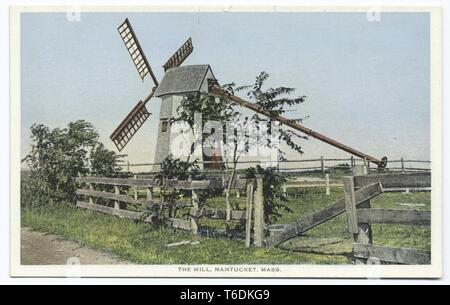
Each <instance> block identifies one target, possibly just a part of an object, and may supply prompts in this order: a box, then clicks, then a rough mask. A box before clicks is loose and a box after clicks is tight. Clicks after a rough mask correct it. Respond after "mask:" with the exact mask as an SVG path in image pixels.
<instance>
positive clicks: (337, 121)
mask: <svg viewBox="0 0 450 305" xmlns="http://www.w3.org/2000/svg"><path fill="white" fill-rule="evenodd" d="M126 17H128V18H129V19H130V21H131V23H132V25H133V28H134V30H135V32H136V34H137V36H138V39H139V40H140V43H141V45H142V47H143V49H144V52H145V53H146V55H147V58H148V60H149V62H150V64H151V66H152V67H153V70H154V72H155V74H156V76H157V78H158V79H161V78H162V76H163V70H162V68H161V66H162V64H164V63H165V61H166V60H167V59H168V57H169V56H170V55H171V54H172V53H173V52H174V51H175V50H176V49H177V48H178V47H179V46H180V44H181V43H183V42H184V41H185V40H186V39H187V38H188V37H189V36H191V37H192V40H193V44H194V52H193V53H192V54H191V56H190V57H189V58H188V60H187V61H186V62H185V64H210V65H211V67H212V69H213V72H214V74H215V76H216V77H217V78H218V79H219V81H220V82H221V83H227V82H232V81H234V82H236V83H237V84H248V83H251V82H253V80H254V77H255V76H256V75H258V74H259V72H261V71H267V72H268V73H269V74H270V75H271V78H270V81H269V82H268V85H270V86H278V85H284V86H290V87H294V88H297V89H298V92H297V93H298V94H301V95H306V96H307V97H308V98H307V102H306V103H305V104H303V105H302V106H300V107H299V109H298V111H297V112H294V113H290V115H291V116H294V117H301V116H304V115H309V116H310V118H309V119H307V120H306V121H305V122H304V124H305V125H306V126H307V127H310V128H313V129H315V130H316V131H319V132H322V133H324V134H326V135H328V136H329V137H331V138H334V139H336V140H339V141H341V142H343V143H345V144H347V145H350V146H353V147H354V148H356V149H359V150H361V151H364V152H366V153H368V154H371V155H373V156H375V157H380V158H381V157H382V156H384V155H387V156H388V157H389V158H390V159H396V158H399V157H400V156H403V157H405V158H414V159H429V158H430V145H429V144H430V135H429V124H430V119H429V117H430V107H429V105H430V85H429V84H430V75H429V70H430V66H429V59H430V52H429V15H428V14H427V13H383V14H382V15H381V21H380V22H369V21H368V20H367V17H366V14H365V13H258V14H255V13H123V14H122V13H82V14H81V20H80V21H79V22H69V21H68V20H67V18H66V14H65V13H23V14H22V21H21V31H22V36H21V37H22V40H21V52H22V66H21V77H22V91H21V93H22V96H21V97H22V156H23V155H25V154H26V153H27V152H28V151H29V145H30V141H29V128H30V126H31V125H32V124H33V123H35V122H38V123H44V124H47V125H50V126H51V127H62V126H65V125H67V123H68V122H70V121H74V120H77V119H85V120H87V121H90V122H92V123H93V124H94V125H95V127H96V128H97V130H98V131H99V133H100V135H101V140H102V141H103V142H104V143H105V144H106V145H107V146H108V147H109V148H111V149H115V148H114V145H113V144H112V142H111V141H110V140H109V135H110V134H111V132H112V131H113V130H114V128H115V127H116V126H117V124H118V123H119V122H120V121H121V120H122V119H123V118H124V117H125V115H126V114H127V113H128V112H129V111H130V110H131V108H132V107H133V106H134V105H135V104H136V103H137V102H138V101H139V100H140V99H142V98H143V97H145V96H146V95H147V94H148V93H149V91H150V88H151V86H152V85H153V84H152V82H151V80H150V78H148V79H146V80H145V81H144V82H142V81H141V80H140V78H139V76H138V73H137V71H136V69H135V67H134V65H133V63H132V61H131V59H130V57H129V55H128V53H127V51H126V49H125V47H124V45H123V42H122V41H121V39H120V37H119V35H118V33H117V31H116V28H117V26H118V25H119V24H120V23H121V22H122V21H123V20H124V19H125V18H126ZM159 103H160V100H159V99H153V100H151V101H150V103H149V104H148V109H149V111H150V112H152V113H153V115H152V116H151V117H150V118H149V119H148V120H147V122H146V123H145V125H144V126H143V127H142V128H141V130H139V132H138V134H137V135H136V136H135V137H134V138H133V139H132V140H131V142H130V143H129V144H128V146H127V147H126V148H125V149H124V150H123V153H125V154H128V155H129V157H128V158H129V159H130V161H132V162H153V158H154V151H155V145H156V137H155V135H156V131H157V126H158V125H157V124H158V114H159ZM303 148H304V150H305V154H304V155H303V156H299V155H298V154H289V155H288V157H289V159H299V158H303V159H305V158H315V157H318V156H320V155H324V156H328V157H347V156H348V154H347V153H344V152H341V151H339V150H337V149H336V148H333V147H331V146H328V145H326V144H322V143H320V142H319V141H317V140H315V139H310V140H309V141H306V142H303Z"/></svg>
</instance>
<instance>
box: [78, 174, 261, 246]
mask: <svg viewBox="0 0 450 305" xmlns="http://www.w3.org/2000/svg"><path fill="white" fill-rule="evenodd" d="M76 182H77V183H78V185H79V187H80V188H78V189H77V190H76V194H77V195H78V196H79V197H80V198H79V200H78V201H77V207H78V208H82V209H88V210H91V211H95V212H101V213H105V214H109V215H114V216H119V217H122V218H128V219H131V220H142V221H144V222H146V223H161V222H163V223H164V224H165V225H167V226H169V227H171V228H175V229H181V230H186V231H190V232H192V233H193V234H199V229H200V228H199V224H198V221H199V219H201V218H209V219H222V220H226V221H231V220H237V221H243V222H244V221H245V222H246V232H245V234H246V240H247V241H250V240H252V236H251V234H252V233H253V243H254V244H255V245H257V246H261V245H262V240H263V238H264V228H265V225H264V206H263V202H264V199H263V191H262V188H263V184H262V178H261V177H257V178H256V179H247V180H243V179H239V180H237V183H236V184H237V187H239V188H246V189H247V196H248V198H247V206H246V209H245V210H236V209H231V207H230V208H229V209H218V208H211V207H208V206H206V205H205V204H204V203H201V202H200V194H201V192H202V191H205V190H211V189H223V184H222V181H220V180H217V179H208V180H202V181H191V180H186V181H179V180H167V181H164V182H163V183H161V184H160V183H158V182H157V181H154V180H152V179H137V178H135V179H132V178H106V177H78V178H76ZM86 186H87V189H86V188H83V187H86ZM105 187H106V190H105ZM96 188H97V189H96ZM99 188H100V189H99ZM130 188H132V189H133V191H134V196H130V195H128V194H127V193H128V192H129V190H130ZM112 189H114V192H111V191H112ZM139 189H144V190H145V191H146V197H145V198H144V199H142V198H139V195H138V194H139ZM162 189H166V190H167V189H182V190H186V191H187V192H190V195H191V196H190V198H188V200H187V201H175V202H165V201H164V196H163V195H161V190H162ZM156 192H159V194H158V195H159V197H160V198H159V201H157V200H155V199H154V197H155V196H154V195H155V193H156ZM249 198H252V200H250V201H249V200H248V199H249ZM99 200H103V202H100V203H99V202H96V201H99ZM111 201H112V203H111ZM112 205H114V206H112ZM127 205H133V207H134V210H132V211H130V210H128V207H127ZM173 209H188V212H187V213H185V215H186V216H187V217H186V219H181V218H176V215H174V214H176V211H174V210H173ZM164 211H166V212H167V217H161V215H162V213H163V212H164ZM248 246H250V244H249V243H248Z"/></svg>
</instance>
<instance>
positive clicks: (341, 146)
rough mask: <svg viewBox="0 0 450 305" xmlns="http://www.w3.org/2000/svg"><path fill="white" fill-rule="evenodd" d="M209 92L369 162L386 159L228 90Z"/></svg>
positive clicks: (216, 89)
mask: <svg viewBox="0 0 450 305" xmlns="http://www.w3.org/2000/svg"><path fill="white" fill-rule="evenodd" d="M210 93H211V94H213V95H217V96H226V97H227V98H228V99H229V100H231V101H232V102H234V103H236V104H238V105H240V106H242V107H245V108H248V109H250V110H253V111H255V112H257V113H260V114H262V115H264V116H266V117H270V118H271V119H273V120H275V121H278V122H280V123H281V124H284V125H287V126H289V127H291V128H292V129H295V130H298V131H301V132H303V133H304V134H307V135H309V136H311V137H313V138H316V139H318V140H320V141H322V142H325V143H327V144H330V145H332V146H334V147H336V148H339V149H341V150H343V151H345V152H348V153H350V154H352V155H355V156H357V157H360V158H362V159H366V160H367V161H369V162H372V163H375V164H376V165H377V166H378V167H384V166H385V163H386V161H383V160H379V159H377V158H375V157H372V156H370V155H367V154H365V153H363V152H361V151H359V150H356V149H354V148H351V147H349V146H347V145H344V144H342V143H340V142H338V141H335V140H333V139H331V138H329V137H327V136H325V135H323V134H320V133H318V132H316V131H314V130H312V129H309V128H307V127H305V126H303V125H300V124H299V123H297V122H294V121H293V120H290V119H287V118H285V117H282V116H280V115H274V114H273V113H270V112H269V111H267V110H264V109H261V108H260V107H259V106H257V105H256V104H254V103H250V102H248V101H246V100H243V99H241V98H240V97H237V96H235V95H231V94H229V93H228V92H226V91H224V90H223V89H221V88H217V87H215V88H211V90H210ZM383 159H384V158H383Z"/></svg>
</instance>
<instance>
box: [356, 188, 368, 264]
mask: <svg viewBox="0 0 450 305" xmlns="http://www.w3.org/2000/svg"><path fill="white" fill-rule="evenodd" d="M353 190H354V188H353ZM370 208H371V205H370V200H366V201H364V202H363V203H361V204H360V205H358V206H357V207H356V209H370ZM355 213H356V212H355ZM357 225H358V233H356V234H354V235H353V236H354V237H353V239H354V241H355V243H357V244H364V245H368V244H372V227H371V226H370V223H362V222H358V224H357ZM355 263H356V264H357V265H365V264H366V263H367V259H361V258H355Z"/></svg>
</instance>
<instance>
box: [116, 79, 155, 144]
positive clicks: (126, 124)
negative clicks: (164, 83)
mask: <svg viewBox="0 0 450 305" xmlns="http://www.w3.org/2000/svg"><path fill="white" fill-rule="evenodd" d="M154 93H155V88H153V90H152V92H151V93H150V95H148V96H147V97H146V98H145V99H144V100H143V101H139V103H137V104H136V106H134V107H133V109H131V111H130V113H128V115H127V116H126V117H125V119H124V120H123V121H122V122H121V123H120V124H119V126H117V128H116V129H115V130H114V132H113V133H112V134H111V136H110V139H111V140H112V141H113V142H114V144H115V145H116V147H117V149H118V150H119V151H122V149H123V148H124V147H125V146H126V145H127V144H128V142H129V141H130V140H131V138H132V137H133V136H134V135H135V134H136V133H137V131H138V130H139V128H141V126H142V125H143V124H144V122H145V121H146V120H147V119H148V118H149V117H150V114H151V113H150V112H148V110H147V108H146V107H145V104H147V102H148V101H149V100H150V99H151V98H152V97H153V94H154Z"/></svg>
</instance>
